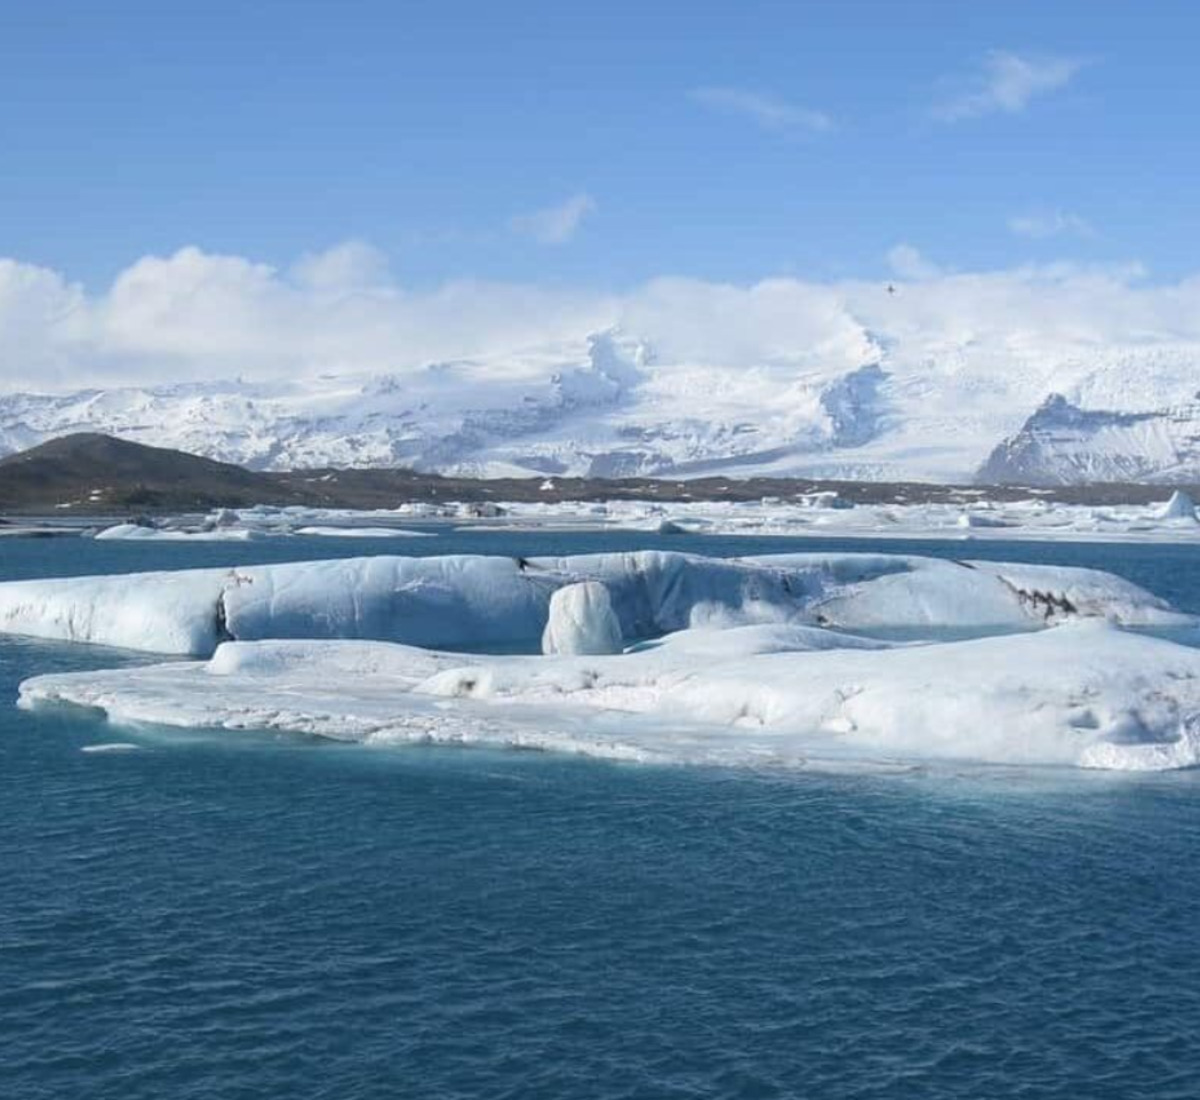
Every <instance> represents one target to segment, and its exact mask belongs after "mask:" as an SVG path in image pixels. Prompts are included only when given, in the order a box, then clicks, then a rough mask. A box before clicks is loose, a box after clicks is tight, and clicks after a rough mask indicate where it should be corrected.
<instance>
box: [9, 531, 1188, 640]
mask: <svg viewBox="0 0 1200 1100" xmlns="http://www.w3.org/2000/svg"><path fill="white" fill-rule="evenodd" d="M587 581H596V582H600V583H601V584H603V585H604V587H605V588H606V589H607V592H608V596H609V599H610V602H611V606H612V611H613V613H614V614H615V616H616V620H617V622H618V624H619V626H620V635H621V637H622V638H623V639H625V640H627V641H630V642H633V641H637V640H639V639H645V638H653V637H656V636H659V635H662V634H666V633H669V632H672V631H677V630H682V629H685V628H688V627H693V626H705V625H707V626H732V625H740V624H746V623H756V622H797V623H807V624H810V625H817V626H829V627H834V628H839V629H843V630H850V631H860V632H861V631H871V632H875V633H879V634H884V635H895V636H905V637H910V636H918V637H929V638H936V637H943V638H944V637H946V636H947V634H948V633H950V634H957V635H960V636H961V635H968V634H986V633H996V632H999V631H1014V630H1030V629H1036V628H1038V627H1041V626H1045V625H1049V624H1052V623H1056V622H1061V621H1065V620H1070V619H1077V618H1105V619H1109V620H1111V621H1113V622H1118V623H1123V624H1126V625H1138V626H1140V625H1166V624H1172V623H1174V624H1179V623H1191V622H1193V621H1194V620H1192V619H1191V618H1190V617H1188V616H1182V615H1179V614H1178V613H1176V612H1173V611H1172V610H1171V609H1170V607H1169V606H1168V605H1167V604H1166V603H1164V602H1163V601H1162V600H1160V599H1158V598H1157V597H1155V596H1153V595H1151V594H1150V593H1149V592H1146V591H1145V590H1144V589H1141V588H1139V587H1138V586H1136V585H1134V584H1131V583H1130V582H1128V581H1125V580H1122V579H1120V578H1118V577H1114V576H1111V575H1109V574H1107V573H1101V572H1098V571H1095V570H1090V569H1070V568H1062V567H1057V566H1038V565H1015V564H1002V563H994V562H968V561H962V562H956V561H946V560H942V559H935V558H921V557H905V556H898V555H885V554H784V555H768V556H763V557H748V558H739V559H716V558H705V557H700V556H697V555H692V554H680V553H667V552H660V551H642V552H637V553H625V554H598V555H583V556H576V557H561V558H530V559H515V558H502V557H483V556H471V555H455V556H446V557H432V558H410V557H395V556H382V555H381V556H378V557H366V558H352V559H345V560H333V561H314V562H293V563H287V564H279V565H262V566H254V567H247V568H237V569H200V570H180V571H175V572H157V573H141V574H129V575H107V576H98V577H74V578H55V579H47V580H31V581H11V582H8V583H4V584H0V633H9V634H25V635H30V636H34V637H40V638H52V639H61V640H65V641H73V642H93V643H98V644H104V645H112V646H122V647H126V648H130V649H138V650H146V651H151V652H159V653H166V654H179V655H187V656H205V657H206V656H209V655H210V654H212V652H213V651H214V649H215V648H216V647H217V645H218V644H220V643H221V642H223V641H256V640H265V639H272V638H312V639H369V640H375V641H392V642H402V643H407V644H410V645H419V646H427V647H440V648H448V649H473V650H486V649H491V650H497V649H501V650H506V651H509V652H512V651H520V650H525V651H528V652H535V651H536V650H537V649H538V648H539V647H540V645H541V640H542V636H543V633H544V631H545V629H546V625H547V623H548V621H549V615H550V611H549V609H550V601H551V597H552V596H553V594H554V593H555V592H556V591H557V590H559V589H560V588H563V587H565V586H567V585H573V584H578V583H580V582H587Z"/></svg>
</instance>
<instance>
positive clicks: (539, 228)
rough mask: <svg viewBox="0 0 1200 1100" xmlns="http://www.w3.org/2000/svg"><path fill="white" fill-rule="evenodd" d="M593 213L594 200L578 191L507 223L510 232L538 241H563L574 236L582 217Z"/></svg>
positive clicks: (594, 210)
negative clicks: (558, 201) (557, 202)
mask: <svg viewBox="0 0 1200 1100" xmlns="http://www.w3.org/2000/svg"><path fill="white" fill-rule="evenodd" d="M595 212H596V200H595V199H593V198H592V196H591V195H588V194H586V193H585V192H582V191H581V192H579V193H578V194H575V195H572V196H571V197H570V198H569V199H566V200H564V201H563V202H560V203H559V204H558V205H557V206H547V207H545V208H544V209H542V210H534V211H533V212H531V213H529V214H518V215H517V216H516V217H514V218H512V219H510V221H509V223H508V224H509V228H510V229H511V230H512V231H513V232H514V233H521V234H523V235H525V236H528V237H532V238H533V239H534V240H535V241H537V242H538V243H539V244H566V243H567V242H568V241H570V240H571V238H573V237H574V236H575V232H576V230H578V229H579V227H580V225H581V224H582V223H583V219H584V218H586V217H587V216H588V215H589V214H594V213H595Z"/></svg>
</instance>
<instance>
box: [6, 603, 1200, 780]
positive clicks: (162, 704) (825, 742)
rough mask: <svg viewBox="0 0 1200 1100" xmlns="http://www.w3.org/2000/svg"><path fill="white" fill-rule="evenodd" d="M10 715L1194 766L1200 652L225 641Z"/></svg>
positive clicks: (61, 692)
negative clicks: (609, 648)
mask: <svg viewBox="0 0 1200 1100" xmlns="http://www.w3.org/2000/svg"><path fill="white" fill-rule="evenodd" d="M21 700H22V704H23V705H25V706H30V707H32V706H43V705H50V704H63V703H66V704H73V705H76V706H81V707H87V708H92V709H95V710H99V711H101V712H103V713H104V714H106V715H107V716H108V717H109V718H110V719H111V720H112V721H114V722H118V723H124V724H134V725H136V724H139V723H150V724H155V725H165V726H181V727H207V728H225V729H266V730H287V731H294V732H299V733H307V734H312V735H319V736H324V737H333V738H341V739H350V740H362V741H369V742H375V743H396V742H426V741H435V742H448V743H486V744H498V745H517V746H523V747H538V748H549V749H556V750H562V751H570V752H576V753H585V754H591V755H597V756H607V757H615V758H623V759H634V760H657V761H669V762H707V763H720V764H736V765H745V764H749V765H754V766H763V765H784V766H804V765H806V764H810V763H813V762H818V761H835V762H836V761H839V760H840V761H845V760H846V759H856V760H863V759H867V760H874V761H897V760H914V759H929V758H940V759H956V760H961V759H969V760H978V761H988V762H995V763H1006V764H1059V765H1061V764H1069V765H1077V766H1083V767H1100V768H1114V769H1126V770H1156V769H1166V768H1178V767H1188V766H1194V765H1196V764H1197V763H1198V762H1200V650H1196V649H1193V648H1189V647H1186V646H1182V645H1178V644H1175V643H1173V642H1169V641H1164V640H1162V639H1158V638H1153V637H1148V636H1144V635H1139V634H1134V633H1130V632H1127V631H1124V630H1120V629H1118V628H1116V627H1113V626H1111V625H1109V624H1106V623H1103V622H1078V623H1071V624H1067V625H1062V626H1058V627H1055V628H1053V629H1050V630H1045V631H1040V632H1036V633H1023V634H1010V635H1005V636H1001V637H989V638H976V639H972V640H966V641H957V642H947V643H940V644H938V643H934V644H903V645H895V644H888V643H885V642H881V641H879V640H869V639H861V638H855V637H848V636H845V635H840V634H838V633H837V632H834V631H831V630H828V629H825V628H818V627H812V626H805V625H797V624H792V625H788V624H760V625H751V626H743V627H734V628H729V629H724V630H715V629H711V628H703V629H697V630H688V631H683V632H681V633H677V634H674V635H672V636H669V637H667V638H665V639H662V640H660V641H658V642H655V643H645V644H642V645H640V646H636V647H633V648H632V649H631V650H630V651H628V652H626V653H623V654H619V655H611V656H586V657H583V656H521V655H510V656H473V655H464V654H461V653H446V652H439V651H433V650H427V649H421V648H417V647H412V646H404V645H396V644H389V643H379V642H362V641H266V642H251V643H246V642H236V643H226V644H224V645H222V646H221V647H220V648H219V649H218V650H217V652H216V654H215V655H214V657H213V658H212V659H211V660H210V661H207V662H172V663H168V664H164V665H158V666H153V667H149V668H126V669H118V670H112V671H106V672H89V673H74V674H61V675H49V676H41V677H37V678H35V679H32V680H29V681H26V683H24V684H23V685H22V687H21Z"/></svg>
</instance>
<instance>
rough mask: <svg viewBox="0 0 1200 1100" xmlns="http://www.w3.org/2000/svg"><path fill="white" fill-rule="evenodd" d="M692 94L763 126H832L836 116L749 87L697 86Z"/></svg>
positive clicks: (783, 128)
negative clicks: (833, 117) (832, 116)
mask: <svg viewBox="0 0 1200 1100" xmlns="http://www.w3.org/2000/svg"><path fill="white" fill-rule="evenodd" d="M690 95H691V98H692V99H693V100H694V101H695V102H697V103H699V104H701V105H703V106H705V107H708V108H710V109H711V110H714V111H720V112H722V113H724V114H729V115H738V116H740V117H742V118H745V119H748V120H749V121H750V122H753V123H754V124H755V125H756V126H761V127H762V128H763V129H764V130H775V131H788V130H809V131H813V132H818V133H819V132H821V131H824V130H831V129H833V119H832V118H830V117H829V115H827V114H826V113H825V112H824V111H817V110H814V109H813V108H811V107H802V106H800V105H799V104H796V103H789V102H788V101H787V100H785V99H780V98H779V97H778V96H774V95H769V94H767V93H765V92H756V91H751V90H749V89H746V88H694V89H693V90H692V91H691V93H690Z"/></svg>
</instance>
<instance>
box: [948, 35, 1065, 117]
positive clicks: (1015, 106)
mask: <svg viewBox="0 0 1200 1100" xmlns="http://www.w3.org/2000/svg"><path fill="white" fill-rule="evenodd" d="M1084 64H1085V62H1084V61H1083V59H1081V58H1078V57H1064V56H1059V55H1053V54H1016V53H1010V52H1008V51H1007V50H992V51H991V52H990V53H988V54H987V55H986V56H985V57H984V59H983V64H982V66H981V67H980V69H979V71H978V72H977V73H975V74H974V75H973V76H972V77H970V78H969V79H968V80H967V81H966V82H965V85H964V86H963V87H961V88H959V90H957V91H956V92H955V93H954V94H952V95H950V96H949V97H947V98H946V99H944V100H943V101H942V102H941V103H939V104H938V105H937V106H936V107H935V108H934V115H935V117H937V118H939V119H941V120H942V121H944V122H957V121H958V120H960V119H964V118H975V117H977V116H979V115H987V114H992V113H994V112H1003V113H1005V114H1019V113H1020V112H1021V111H1024V110H1025V108H1026V107H1028V106H1029V104H1030V103H1031V102H1032V101H1033V100H1034V99H1036V98H1038V97H1039V96H1044V95H1047V94H1049V93H1050V92H1054V91H1058V90H1059V89H1060V88H1065V87H1066V86H1067V85H1068V84H1069V83H1070V82H1071V81H1072V80H1073V79H1074V78H1075V76H1076V74H1077V73H1078V72H1079V70H1080V69H1082V68H1083V67H1084Z"/></svg>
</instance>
